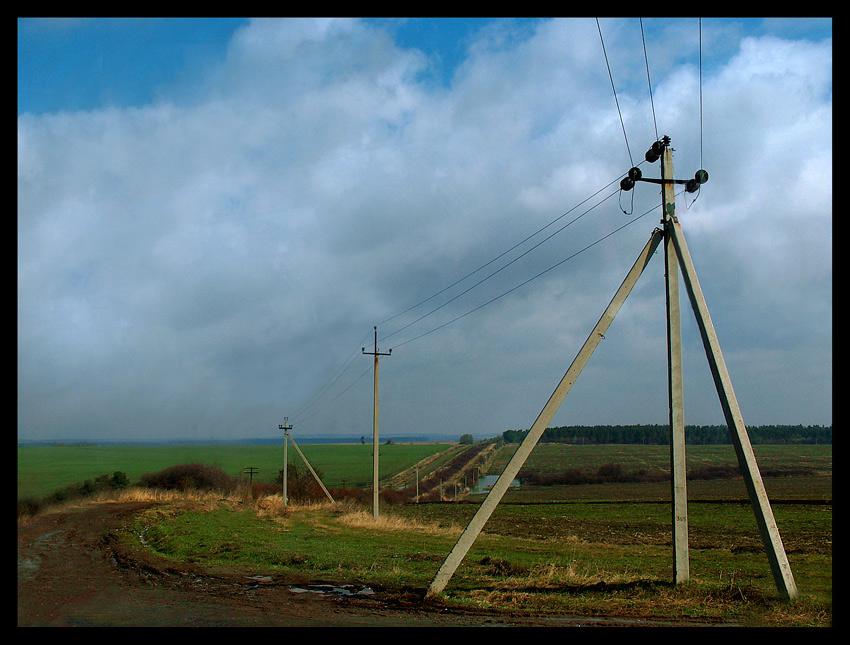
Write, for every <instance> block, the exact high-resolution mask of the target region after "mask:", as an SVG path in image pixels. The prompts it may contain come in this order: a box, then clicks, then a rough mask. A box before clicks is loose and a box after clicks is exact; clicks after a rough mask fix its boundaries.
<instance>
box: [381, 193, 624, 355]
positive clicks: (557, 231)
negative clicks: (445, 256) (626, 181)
mask: <svg viewBox="0 0 850 645" xmlns="http://www.w3.org/2000/svg"><path fill="white" fill-rule="evenodd" d="M616 181H617V180H616V179H615V180H614V181H613V182H611V183H609V184H608V185H607V186H605V187H604V188H601V189H600V190H598V191H597V192H596V193H594V194H593V195H591V197H594V196H596V195H598V194H599V193H600V192H602V191H603V190H605V188H608V187H609V186H610V185H611V184H613V183H615V182H616ZM617 192H618V191H614V192H612V193H611V194H609V195H608V196H607V197H605V198H603V199H602V200H600V201H599V202H597V203H596V204H594V205H593V206H591V207H590V208H588V209H587V210H585V211H584V212H583V213H581V214H580V215H578V216H576V217H575V218H573V219H572V220H570V221H569V222H567V223H566V224H564V225H563V226H562V227H561V228H559V229H558V230H556V231H554V232H553V233H551V234H549V235H548V236H547V237H545V238H543V239H542V240H541V241H539V242H538V243H537V244H535V245H534V246H532V247H530V248H529V249H526V250H525V251H523V252H522V253H521V254H520V255H518V256H517V257H515V258H514V259H513V260H511V261H510V262H508V263H506V264H504V265H502V266H501V267H500V268H498V269H496V270H495V271H493V272H492V273H490V274H488V275H487V276H486V277H484V278H482V279H481V280H479V281H478V282H476V283H475V284H473V285H472V286H470V287H468V288H467V289H465V290H464V291H462V292H460V293H459V294H457V295H456V296H454V297H453V298H450V299H449V300H447V301H446V302H444V303H443V304H441V305H439V306H438V307H435V308H433V309H431V310H430V311H429V312H428V313H426V314H423V315H422V316H420V317H419V318H417V319H416V320H414V321H412V322H410V323H408V324H406V325H404V326H403V327H400V328H399V329H397V330H395V331H394V332H392V333H390V334H386V335H385V336H383V337H382V340H386V339H387V338H390V337H392V336H395V335H396V334H398V333H400V332H402V331H404V330H405V329H407V328H408V327H411V326H413V325H415V324H416V323H418V322H420V321H422V320H424V319H425V318H427V317H428V316H430V315H432V314H434V313H436V312H437V311H439V310H440V309H442V308H443V307H445V306H447V305H449V304H451V303H452V302H454V301H455V300H457V299H458V298H460V297H462V296H464V295H466V294H467V293H469V292H470V291H472V290H473V289H475V288H476V287H479V286H480V285H481V284H483V283H484V282H486V281H487V280H489V279H490V278H492V277H493V276H495V275H496V274H498V273H500V272H501V271H503V270H505V269H507V268H508V267H509V266H511V265H512V264H514V263H515V262H517V261H519V260H520V259H522V258H523V257H525V256H526V255H528V254H529V253H531V252H532V251H534V250H535V249H537V248H539V247H540V246H541V245H543V244H545V243H546V242H548V241H549V240H550V239H552V238H553V237H555V236H556V235H557V234H558V233H560V232H562V231H563V230H564V229H566V228H567V227H568V226H570V225H572V224H574V223H575V222H577V221H578V220H580V219H581V218H582V217H584V216H585V215H587V214H588V213H589V212H590V211H592V210H593V209H594V208H596V207H597V206H599V205H601V204H602V203H604V202H605V201H607V200H608V199H610V198H611V197H613V196H614V195H616V194H617ZM589 199H590V197H588V198H587V199H585V200H584V201H582V202H580V203H579V204H577V205H576V206H574V207H573V208H571V209H570V210H569V211H567V213H564V215H567V214H568V213H570V212H572V211H573V210H575V209H576V208H577V207H578V206H581V204H584V203H586V202H587V201H588V200H589ZM564 215H561V216H560V217H559V218H557V219H556V220H555V221H558V220H560V219H561V218H563V217H564ZM552 223H554V222H552ZM552 223H550V224H547V225H546V226H545V227H544V228H548V227H549V226H551V224H552ZM542 230H543V229H540V231H542ZM540 231H538V233H539V232H540ZM534 235H537V233H535V234H534ZM531 237H533V235H532V236H529V237H527V238H526V239H525V240H523V241H527V240H529V239H531ZM520 244H521V243H520ZM517 246H519V244H517V245H515V246H514V247H512V248H514V249H515V248H517ZM504 255H505V254H504V253H503V254H502V255H500V256H499V257H503V256H504ZM496 259H498V258H496ZM487 264H492V261H491V262H488V263H487ZM485 266H487V265H485ZM482 268H483V267H482ZM478 270H480V269H477V270H476V272H477V271H478ZM470 275H471V274H470ZM455 284H457V283H455ZM441 293H442V292H441Z"/></svg>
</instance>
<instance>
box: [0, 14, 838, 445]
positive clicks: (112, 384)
mask: <svg viewBox="0 0 850 645" xmlns="http://www.w3.org/2000/svg"><path fill="white" fill-rule="evenodd" d="M601 26H602V29H603V34H604V36H605V47H606V51H607V54H608V59H609V61H610V64H611V72H612V77H613V79H614V83H615V85H616V88H617V100H618V102H619V107H620V111H621V114H622V117H623V125H621V122H620V116H619V114H618V111H617V105H616V104H615V101H614V95H613V93H612V87H611V80H610V79H609V76H608V70H607V68H606V66H605V59H604V58H603V54H602V48H601V45H600V39H599V33H598V32H597V28H596V23H595V22H594V21H593V20H592V19H591V20H581V19H564V20H553V21H545V22H541V23H540V24H539V25H537V26H536V27H535V28H534V29H531V30H529V29H525V30H522V31H517V30H514V28H513V26H512V24H511V23H509V22H506V23H499V24H498V25H495V26H493V27H490V28H488V29H485V30H483V31H482V32H480V33H479V34H478V36H477V38H476V39H475V40H474V41H472V42H471V43H470V45H469V47H468V50H467V56H466V58H465V60H464V61H463V63H462V64H461V65H460V66H459V67H458V68H457V69H456V70H455V72H454V75H453V76H452V78H451V80H450V81H449V82H448V83H445V84H442V83H435V82H434V81H433V77H432V75H431V71H432V67H431V66H432V64H433V61H431V60H429V59H428V57H427V56H426V55H425V54H424V53H423V52H421V51H418V50H416V49H411V48H402V47H401V46H399V45H398V44H396V42H395V41H394V39H393V37H392V34H391V32H390V31H388V30H384V29H379V28H377V27H375V26H374V25H370V24H368V23H364V22H362V21H358V20H306V19H305V20H292V19H290V20H256V21H252V22H251V24H250V25H248V26H247V27H245V28H242V29H239V30H238V31H237V32H236V33H235V34H234V36H233V38H232V41H231V43H230V46H229V49H228V54H227V58H226V60H225V62H224V63H223V64H221V65H219V66H217V67H216V68H213V69H209V70H207V72H206V73H205V74H204V75H203V76H197V77H195V78H193V79H190V81H187V79H182V80H181V84H179V85H177V84H175V85H174V86H173V87H169V88H166V90H165V91H163V93H162V98H161V99H160V100H158V101H157V102H155V103H152V104H148V105H143V106H138V107H135V108H128V109H115V108H111V109H101V110H93V111H86V112H72V113H52V114H42V115H33V114H24V115H21V116H19V118H18V248H17V252H18V435H19V439H52V438H55V439H64V438H83V439H91V440H106V439H115V440H118V439H133V440H154V439H166V438H178V437H179V438H184V437H185V438H195V439H233V438H239V437H254V436H270V435H275V434H276V433H277V425H278V423H280V422H282V419H283V417H284V416H285V415H288V416H289V417H290V419H291V420H294V421H295V422H296V423H302V425H301V428H297V427H296V429H295V430H294V432H296V433H298V432H299V430H300V433H301V434H297V436H305V438H306V437H307V436H309V435H310V434H325V433H345V434H350V435H356V436H359V435H363V434H367V435H368V434H370V433H371V405H372V399H371V392H372V390H371V388H372V384H371V378H370V375H369V373H370V372H369V371H370V369H371V359H370V358H367V357H365V356H362V355H360V351H361V347H362V346H367V345H369V346H371V343H372V327H373V325H378V332H379V346H380V348H381V349H382V350H386V349H388V348H395V350H394V352H393V354H392V356H391V357H388V358H386V359H383V360H382V362H381V428H382V433H385V434H386V436H401V435H404V434H422V433H449V434H458V435H459V434H461V433H464V432H471V433H472V434H473V435H475V436H476V437H483V436H495V435H496V434H499V433H500V432H501V431H502V430H505V429H508V428H524V427H529V426H530V425H531V423H532V422H533V420H534V418H535V417H536V415H537V413H538V412H539V410H540V408H541V407H542V405H543V404H544V403H545V401H546V399H547V398H548V396H549V394H551V391H552V389H553V388H554V386H555V385H556V384H557V382H558V380H559V379H560V377H561V376H562V375H563V372H564V371H565V370H566V368H567V367H568V366H569V363H570V362H571V360H572V358H573V357H574V355H575V353H576V352H577V351H578V348H579V347H580V345H581V343H582V342H583V341H584V339H585V338H586V336H587V334H588V333H589V331H590V329H591V328H592V326H593V325H594V324H595V322H596V320H597V318H598V317H599V315H600V314H601V312H602V310H603V309H604V307H605V306H606V305H607V303H608V301H609V300H610V298H611V296H612V295H613V293H614V291H615V290H616V288H617V286H618V285H619V283H620V281H621V280H622V278H623V276H624V275H625V273H626V271H627V270H628V268H629V267H630V266H631V263H632V262H633V261H634V258H635V257H636V256H637V253H638V252H639V250H640V248H641V247H642V246H643V244H644V243H645V241H646V239H648V237H649V234H650V232H651V230H652V228H653V227H654V226H655V225H656V224H657V221H658V219H659V217H660V215H659V214H658V211H657V210H656V211H654V212H650V211H651V210H652V209H653V208H654V207H656V206H657V204H658V201H659V194H658V191H657V190H656V189H655V187H653V186H652V185H650V184H641V185H639V186H638V187H637V189H636V190H635V191H634V192H633V194H625V193H624V194H622V195H621V194H618V193H617V191H616V186H617V184H616V183H615V184H612V185H610V186H609V184H610V183H611V182H612V181H614V180H617V179H618V178H619V177H620V176H621V175H622V174H623V173H625V171H626V170H628V168H629V167H630V166H631V165H633V164H635V163H637V162H639V161H641V160H642V158H643V152H644V151H645V150H646V149H647V148H648V147H649V145H650V144H651V143H652V141H654V140H655V137H656V132H655V127H656V125H655V124H656V123H657V128H658V131H659V135H660V134H667V135H669V136H670V137H671V138H672V141H673V147H674V149H675V157H674V163H675V167H676V174H677V176H681V177H682V178H688V177H690V176H692V174H693V172H694V171H695V170H697V169H698V168H700V167H704V168H706V169H707V170H708V171H709V174H710V181H709V183H708V184H706V185H705V186H704V187H703V189H702V190H701V192H700V194H699V196H698V197H697V198H696V199H694V196H693V195H685V196H682V197H680V198H679V201H678V209H679V212H680V218H681V220H682V221H683V226H684V229H685V233H686V235H687V236H688V241H689V245H690V247H691V252H692V254H693V256H694V261H695V263H696V266H697V270H698V272H699V274H700V280H701V282H702V286H703V288H704V290H705V292H706V296H707V299H708V304H709V307H710V309H711V312H712V317H713V319H714V322H715V325H716V327H717V329H718V333H719V335H720V340H721V344H722V345H723V349H724V355H725V357H726V360H727V363H728V364H729V367H730V372H731V374H732V378H733V382H734V384H735V389H736V392H737V394H738V397H739V400H740V403H741V407H742V410H743V413H744V418H745V421H746V422H747V423H750V424H756V425H758V424H767V423H803V424H831V422H832V401H831V388H832V376H831V370H832V359H831V354H832V340H831V334H832V327H831V316H832V297H831V292H832V256H831V246H832V147H831V141H832V44H831V40H826V41H822V42H814V41H809V40H789V39H780V38H777V37H774V36H764V37H748V38H743V39H739V40H738V41H736V45H737V46H736V47H734V48H730V47H729V44H728V43H724V47H725V48H726V50H729V51H728V53H725V54H724V55H723V56H717V57H715V58H714V59H711V64H710V65H707V66H705V67H704V69H703V71H702V75H703V78H702V105H703V108H702V113H703V118H702V128H701V127H700V123H701V119H700V101H699V96H700V70H699V66H698V65H697V64H695V59H694V57H693V54H694V46H695V39H696V33H695V32H694V33H688V34H687V35H686V36H682V37H681V38H680V39H679V40H671V39H670V38H667V39H663V40H662V39H659V40H657V41H656V42H658V43H661V42H663V43H664V47H667V48H670V49H675V48H679V52H680V59H681V60H680V59H677V58H676V56H674V55H668V52H664V51H661V49H660V47H661V45H659V46H658V47H659V49H658V50H651V49H650V54H649V56H650V58H649V61H650V66H651V68H652V73H653V78H652V83H653V95H652V101H650V96H649V93H648V91H647V84H646V69H645V66H644V65H645V62H644V59H643V55H642V51H640V52H639V50H638V49H637V47H639V46H640V33H639V31H638V32H637V40H635V27H634V25H633V24H631V23H630V22H629V21H613V20H611V21H608V20H606V21H601ZM675 26H676V27H677V28H681V25H675ZM682 33H685V30H682ZM712 36H713V37H715V38H716V39H717V40H715V41H714V42H718V41H719V39H720V38H721V36H722V34H721V33H719V32H718V33H714V34H712V32H711V31H707V32H706V33H705V34H704V42H703V47H705V48H706V49H708V48H709V47H710V46H711V44H712V40H711V37H712ZM717 49H720V45H717ZM726 50H724V51H726ZM638 52H639V55H638ZM685 54H687V56H685ZM671 60H672V61H674V62H669V61H671ZM656 61H659V63H658V66H657V68H656V67H654V63H655V62H656ZM661 61H664V62H661ZM653 109H654V111H655V120H653V116H652V115H653ZM623 128H625V130H626V132H627V138H628V147H627V145H626V140H625V138H624V136H623ZM630 157H631V158H630ZM656 174H657V168H648V169H647V170H645V175H647V176H655V175H656ZM606 186H608V188H606V189H605V190H603V191H602V192H598V191H600V189H603V188H605V187H606ZM592 195H596V196H595V197H593V198H592V199H591V200H589V201H586V202H585V201H584V200H586V199H587V198H588V197H590V196H592ZM606 197H607V199H606V200H605V201H604V202H602V203H601V204H599V205H598V206H596V207H595V208H592V209H591V207H593V206H595V205H596V204H598V203H599V202H600V201H602V200H603V198H606ZM579 204H581V205H580V206H578V207H577V205H579ZM574 207H576V208H575V209H574ZM571 209H574V210H571ZM624 211H626V212H628V213H629V214H628V215H627V214H626V213H624ZM642 213H649V214H648V215H646V216H644V217H642V218H640V219H638V220H637V221H636V222H634V223H633V224H631V225H629V226H628V227H626V228H624V229H622V230H621V231H619V232H617V233H616V234H614V235H611V236H610V237H605V236H608V235H609V234H610V233H612V231H614V230H616V229H618V228H619V227H622V226H623V225H624V224H626V223H627V222H629V221H631V220H632V219H634V218H636V217H637V216H638V215H640V214H642ZM562 215H563V216H564V217H563V218H562V219H560V220H558V221H557V222H556V223H555V224H554V225H553V226H552V227H550V228H547V229H545V231H544V232H543V233H541V234H539V235H538V236H536V237H533V238H532V239H530V240H529V241H528V242H526V243H525V244H524V245H522V246H520V247H518V248H517V249H516V250H514V251H512V252H511V253H509V254H507V255H505V256H503V257H502V258H501V259H499V260H498V261H496V262H494V263H492V264H489V265H487V263H488V262H490V261H491V260H493V259H494V258H496V257H497V256H499V255H500V254H502V253H503V252H505V251H506V250H508V249H510V248H511V247H513V246H514V245H515V244H517V243H518V242H519V241H521V240H523V239H525V238H526V237H528V236H530V235H532V234H533V233H534V232H535V231H538V230H540V229H541V228H542V227H545V226H546V225H547V224H549V223H550V222H552V221H553V220H555V219H556V218H558V217H560V216H562ZM573 220H575V221H574V222H573ZM568 222H573V223H571V224H570V225H569V226H567V227H566V228H564V229H563V230H562V231H561V232H559V233H558V234H557V235H554V236H553V237H551V239H549V240H548V241H546V242H545V243H543V244H540V246H539V247H537V248H536V249H534V251H532V252H529V253H528V254H527V255H525V256H523V257H522V258H520V259H518V260H516V261H515V262H514V263H513V264H510V265H509V266H506V267H505V268H504V269H500V267H502V266H504V265H506V264H507V263H508V262H510V261H511V260H512V259H514V258H515V257H517V256H518V255H519V254H520V253H522V252H524V251H525V250H527V249H528V248H530V247H531V246H532V245H534V244H536V243H538V242H540V241H541V240H542V238H543V237H545V236H546V235H548V234H551V233H553V232H554V231H555V230H557V229H559V228H561V227H563V226H564V225H566V224H567V223H568ZM602 238H604V239H602ZM600 239H602V241H599V240H600ZM597 242H598V243H597ZM594 243H595V244H594ZM589 245H593V246H590V248H587V250H584V251H582V249H584V248H585V247H588V246H589ZM580 251H581V252H580ZM577 253H578V254H577ZM574 254H577V255H575V257H572V258H571V259H570V260H568V261H566V262H564V263H563V264H560V265H559V266H557V267H556V268H554V269H552V270H549V271H546V270H547V269H549V268H550V267H552V266H553V265H555V264H556V263H559V262H561V261H562V260H564V259H565V258H567V257H571V256H573V255H574ZM484 265H486V266H485V268H483V270H482V271H480V272H478V273H475V274H474V275H473V276H472V277H470V278H468V279H467V280H465V281H464V282H462V283H460V284H459V285H457V286H455V287H453V288H451V289H449V290H447V291H445V292H443V293H441V294H440V295H439V296H437V297H435V298H432V299H430V300H427V301H426V302H425V303H424V304H422V305H421V306H419V307H417V308H415V309H412V310H410V311H406V310H407V309H408V308H409V307H412V306H413V305H415V304H417V303H419V302H421V301H423V300H425V299H427V298H429V297H430V296H432V295H434V294H435V293H438V292H440V291H441V290H443V289H444V288H446V287H447V286H448V285H451V284H452V283H454V282H455V281H456V280H458V279H459V278H461V277H463V276H465V275H467V274H469V273H470V272H472V271H474V270H475V269H478V268H479V267H482V266H484ZM662 265H663V262H662V260H661V258H660V256H659V257H658V258H656V259H655V260H654V261H653V262H652V263H651V264H650V266H649V269H648V270H647V273H646V275H645V276H644V277H643V278H642V280H641V282H640V283H639V285H638V288H637V289H636V290H635V292H634V293H633V294H632V296H631V297H630V299H629V301H628V302H627V303H626V306H625V307H624V308H623V310H622V311H621V312H620V314H619V316H618V318H617V320H616V321H615V322H614V325H613V326H612V328H611V330H610V331H609V334H608V335H607V338H606V340H605V341H604V342H603V343H602V345H601V347H600V349H599V350H598V351H597V353H596V354H595V355H594V357H593V359H592V360H591V363H590V365H589V366H588V368H587V369H586V370H585V372H584V373H583V374H582V376H581V378H580V379H579V382H578V383H577V384H576V387H575V388H574V389H573V391H572V393H571V394H570V396H569V397H568V399H567V401H566V402H565V404H564V406H563V408H562V410H561V411H560V412H559V414H558V416H556V418H555V422H556V423H558V424H566V423H587V424H595V423H632V422H634V423H665V419H666V405H667V403H666V381H665V378H666V377H665V374H666V353H665V342H666V341H665V327H664V297H663V266H662ZM497 270H498V271H497ZM544 271H546V272H545V273H543V274H542V275H540V277H538V278H536V279H534V280H533V281H531V282H529V283H528V284H526V285H525V286H523V287H521V288H518V289H516V290H515V291H512V292H510V293H508V294H507V295H503V296H502V294H505V293H506V292H508V291H509V290H511V289H513V288H514V287H516V286H517V285H519V284H521V283H523V282H524V281H526V280H529V279H530V278H532V277H533V276H536V275H538V274H541V272H544ZM494 272H495V273H494ZM490 274H493V275H492V277H491V278H489V279H487V280H484V281H483V282H481V284H480V285H478V286H477V287H475V288H474V289H471V290H470V291H469V292H468V293H466V294H464V295H462V296H459V297H457V299H456V300H453V301H451V302H449V303H448V304H445V305H444V306H442V307H441V305H443V303H446V301H448V300H449V299H451V298H453V297H455V296H456V295H458V294H459V293H460V292H462V291H463V290H464V289H467V288H469V287H470V286H471V285H473V284H475V283H477V282H478V281H480V280H482V279H483V278H485V277H486V276H488V275H490ZM500 296H502V297H500ZM493 298H498V299H497V300H495V301H493V302H492V303H491V304H488V305H487V306H486V307H483V308H481V309H479V310H477V311H472V310H474V309H475V308H476V307H479V306H481V305H483V304H484V303H487V302H488V301H490V300H491V299H493ZM682 304H683V316H684V317H685V318H686V320H685V321H684V334H685V345H686V346H685V379H686V383H685V385H686V392H685V397H686V398H685V415H686V420H687V422H688V423H722V414H721V412H720V409H719V405H718V404H717V399H716V395H715V394H714V392H713V386H712V384H711V382H710V378H709V376H708V371H707V367H706V366H705V357H704V354H703V350H702V347H701V345H700V343H699V340H698V335H697V333H696V328H695V325H694V324H693V321H692V316H691V315H690V311H689V307H688V305H687V302H686V301H685V300H683V303H682ZM438 307H440V308H439V309H437V310H436V311H434V312H433V313H431V314H430V315H428V316H426V317H424V318H423V319H422V320H420V321H419V322H416V323H414V324H410V323H413V321H415V320H417V319H418V318H420V317H422V316H424V315H425V314H427V313H428V312H430V311H432V310H434V309H435V308H438ZM402 312H405V313H402ZM399 314H401V315H399ZM465 314H468V315H465ZM459 316H463V317H462V318H459V319H458V320H456V321H455V322H452V323H451V324H448V325H446V326H445V327H442V328H440V329H435V328H437V327H438V326H440V325H443V324H445V323H448V322H449V321H452V320H454V319H456V318H458V317H459ZM688 318H690V320H687V319H688ZM408 324H410V326H407V325H408ZM432 330H433V331H432ZM429 332H431V333H429ZM422 334H425V335H422ZM352 356H355V358H354V359H350V357H352ZM347 359H350V360H347ZM343 365H344V366H346V367H345V371H344V373H343V374H342V376H340V377H339V379H338V380H336V381H334V382H333V384H332V386H331V387H329V388H328V390H327V391H326V392H325V393H324V394H323V395H322V396H319V397H318V398H316V399H315V402H314V404H313V405H310V402H311V400H314V399H313V397H316V395H317V394H319V393H320V392H321V391H322V388H323V387H324V386H326V385H328V383H329V382H330V381H331V380H332V379H333V377H334V374H335V370H337V369H338V368H340V367H341V366H343ZM367 372H369V373H367ZM364 374H365V376H364ZM358 377H359V381H356V382H355V379H357V378H358ZM345 388H348V389H347V390H345ZM343 390H345V391H344V392H343ZM341 392H342V393H341Z"/></svg>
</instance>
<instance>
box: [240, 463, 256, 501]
mask: <svg viewBox="0 0 850 645" xmlns="http://www.w3.org/2000/svg"><path fill="white" fill-rule="evenodd" d="M242 472H243V473H246V474H247V475H248V493H249V494H250V495H251V497H252V498H253V497H254V473H258V472H260V469H259V468H257V467H256V466H245V468H243V469H242Z"/></svg>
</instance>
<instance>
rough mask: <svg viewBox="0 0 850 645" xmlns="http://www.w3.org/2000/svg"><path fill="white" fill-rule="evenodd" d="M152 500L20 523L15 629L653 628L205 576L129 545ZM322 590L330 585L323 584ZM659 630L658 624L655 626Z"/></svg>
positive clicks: (238, 575)
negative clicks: (121, 535)
mask: <svg viewBox="0 0 850 645" xmlns="http://www.w3.org/2000/svg"><path fill="white" fill-rule="evenodd" d="M153 504H154V503H152V502H133V503H95V504H88V505H84V506H81V507H78V508H69V509H67V510H64V511H61V512H51V513H45V514H43V515H38V516H36V517H34V518H29V519H27V520H25V521H21V522H19V523H18V626H20V627H24V626H56V627H70V626H81V627H82V626H110V627H227V626H230V627H236V626H257V627H284V626H285V627H310V626H323V627H483V626H520V627H521V626H579V625H624V624H630V625H635V624H641V625H646V624H653V623H647V622H646V621H640V620H629V621H621V622H616V621H615V620H612V619H594V618H587V617H582V618H579V617H572V616H546V617H539V618H535V617H527V616H511V615H504V614H493V613H485V612H478V613H476V612H463V611H457V610H454V609H451V610H449V609H447V608H445V607H443V606H441V605H439V604H438V603H425V602H423V599H422V596H423V593H424V590H422V591H411V590H409V589H408V590H404V589H397V590H391V589H372V590H366V591H367V592H369V593H366V594H360V593H357V591H358V590H357V589H351V588H348V589H343V588H339V587H337V588H335V587H334V586H333V584H332V582H333V581H325V580H304V579H295V578H286V577H283V576H280V575H277V574H272V575H256V574H251V575H249V574H246V573H245V572H239V571H233V572H221V571H209V570H205V569H203V568H201V567H198V566H196V565H193V564H191V563H179V562H175V561H173V560H166V559H162V558H159V557H157V556H156V555H155V554H152V553H151V552H149V551H147V550H144V549H141V548H138V549H134V548H132V547H128V546H126V544H124V543H122V541H120V540H119V539H118V538H117V533H116V531H118V530H119V529H120V527H121V526H122V525H124V524H126V523H128V522H129V521H130V520H131V519H132V517H133V516H134V515H135V514H136V513H138V512H140V511H141V510H144V509H145V508H149V507H150V506H152V505H153ZM322 585H324V586H322ZM655 624H656V625H657V624H658V623H655Z"/></svg>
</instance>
